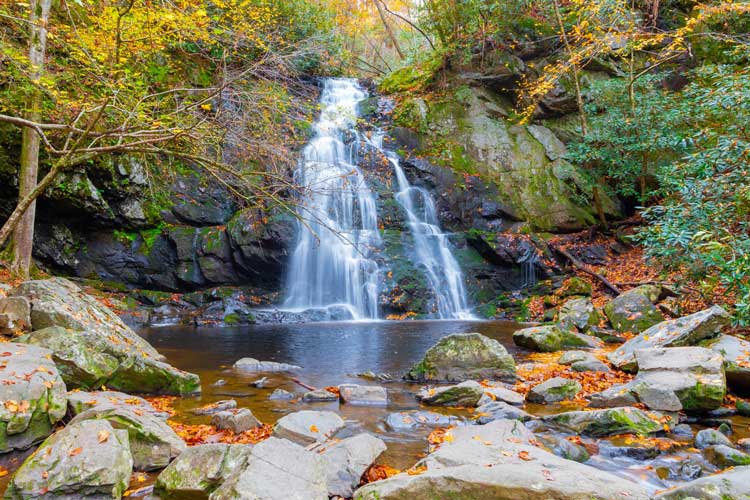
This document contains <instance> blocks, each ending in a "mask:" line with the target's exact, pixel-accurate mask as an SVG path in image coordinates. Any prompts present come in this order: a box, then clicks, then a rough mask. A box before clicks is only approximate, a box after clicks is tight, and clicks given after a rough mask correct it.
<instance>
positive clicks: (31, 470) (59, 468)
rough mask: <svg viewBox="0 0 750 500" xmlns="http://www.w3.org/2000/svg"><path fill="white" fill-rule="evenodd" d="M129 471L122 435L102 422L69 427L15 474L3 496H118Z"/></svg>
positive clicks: (130, 464)
mask: <svg viewBox="0 0 750 500" xmlns="http://www.w3.org/2000/svg"><path fill="white" fill-rule="evenodd" d="M132 471H133V459H132V458H131V456H130V445H129V444H128V433H127V431H124V430H118V429H114V428H112V426H111V425H110V424H109V422H106V421H104V420H85V421H82V422H77V423H75V424H70V425H68V426H67V427H65V428H64V429H62V430H60V431H59V432H57V433H55V434H53V435H52V436H50V437H49V438H48V439H47V440H46V441H44V443H42V445H41V446H40V447H39V449H38V450H37V451H36V453H34V454H33V455H31V456H29V457H28V458H27V459H26V460H25V461H24V463H23V464H22V465H21V467H20V468H19V469H18V471H16V474H15V475H14V476H13V479H12V480H11V482H10V484H9V485H8V490H7V491H6V492H5V498H7V499H13V500H16V499H18V500H24V499H27V498H44V499H46V498H49V499H52V498H70V499H72V498H100V499H105V498H118V499H119V498H121V497H122V494H123V492H124V491H125V489H126V488H127V487H128V482H129V481H130V474H131V473H132Z"/></svg>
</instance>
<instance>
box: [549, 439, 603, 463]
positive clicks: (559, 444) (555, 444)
mask: <svg viewBox="0 0 750 500" xmlns="http://www.w3.org/2000/svg"><path fill="white" fill-rule="evenodd" d="M539 441H541V442H542V444H544V446H545V447H547V448H549V450H550V451H551V452H552V453H554V454H555V455H557V456H558V457H562V458H565V459H567V460H573V461H574V462H579V463H584V462H585V461H587V460H588V459H589V458H591V455H589V452H588V450H586V448H584V447H583V446H581V445H579V444H575V443H571V442H570V441H568V440H567V439H565V438H564V437H562V436H551V435H547V436H539Z"/></svg>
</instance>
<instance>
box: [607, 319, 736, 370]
mask: <svg viewBox="0 0 750 500" xmlns="http://www.w3.org/2000/svg"><path fill="white" fill-rule="evenodd" d="M730 321H731V316H730V315H729V313H727V312H726V311H725V310H724V309H722V308H721V307H719V306H713V307H711V308H709V309H704V310H703V311H698V312H697V313H694V314H691V315H690V316H685V317H683V318H678V319H673V320H669V321H663V322H661V323H659V324H657V325H654V326H652V327H651V328H649V329H648V330H646V331H644V332H643V333H641V334H640V335H638V336H637V337H635V338H633V339H631V340H629V341H627V342H625V343H624V344H623V345H621V346H620V347H619V348H617V350H616V351H614V352H612V353H610V354H609V356H608V357H609V361H610V362H611V363H612V364H613V365H614V366H616V367H618V368H620V369H622V370H627V371H635V370H636V368H637V364H636V360H635V351H637V350H639V349H648V348H650V347H683V346H691V345H695V344H697V343H698V342H700V341H701V340H703V339H707V338H709V337H713V336H715V335H716V334H718V333H719V332H721V330H722V329H723V328H724V327H725V326H727V325H729V323H730Z"/></svg>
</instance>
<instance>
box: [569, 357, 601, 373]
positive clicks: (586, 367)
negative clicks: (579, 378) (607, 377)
mask: <svg viewBox="0 0 750 500" xmlns="http://www.w3.org/2000/svg"><path fill="white" fill-rule="evenodd" d="M570 368H571V369H572V370H573V371H574V372H602V373H607V372H609V371H610V370H609V367H608V366H607V365H605V364H604V363H602V362H601V361H599V360H598V359H590V360H587V361H576V362H575V363H573V364H572V365H570Z"/></svg>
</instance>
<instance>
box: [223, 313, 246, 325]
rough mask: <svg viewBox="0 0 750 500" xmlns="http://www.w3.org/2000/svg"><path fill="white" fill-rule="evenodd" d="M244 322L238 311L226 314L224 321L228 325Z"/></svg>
mask: <svg viewBox="0 0 750 500" xmlns="http://www.w3.org/2000/svg"><path fill="white" fill-rule="evenodd" d="M241 322H242V317H241V316H240V315H239V314H237V313H230V314H227V315H226V316H224V323H225V324H227V325H239V324H240V323H241Z"/></svg>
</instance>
